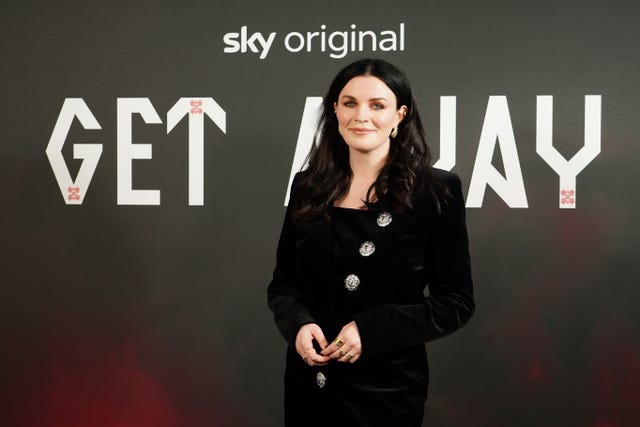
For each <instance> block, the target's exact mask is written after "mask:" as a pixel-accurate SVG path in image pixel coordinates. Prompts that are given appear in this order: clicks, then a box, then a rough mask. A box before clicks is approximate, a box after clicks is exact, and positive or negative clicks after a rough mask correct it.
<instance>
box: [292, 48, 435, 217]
mask: <svg viewBox="0 0 640 427" xmlns="http://www.w3.org/2000/svg"><path fill="white" fill-rule="evenodd" d="M358 76H373V77H377V78H378V79H380V80H381V81H382V82H384V83H385V84H386V85H387V86H388V87H389V89H391V91H392V92H393V93H394V94H395V96H396V100H397V105H396V106H395V108H396V110H397V109H399V108H400V107H401V106H402V105H404V106H406V107H407V112H406V115H405V117H404V119H403V120H402V121H401V122H400V124H399V125H398V134H397V136H396V137H395V138H392V140H391V144H390V148H389V156H388V158H387V161H386V163H385V165H384V166H383V168H382V170H381V171H380V174H379V175H378V177H377V179H376V180H375V182H374V183H373V184H372V185H371V187H369V190H368V191H367V195H366V200H364V203H365V205H366V206H367V207H368V208H371V207H373V205H374V203H375V202H378V203H380V204H381V205H382V207H384V208H387V209H393V210H396V211H400V212H402V211H405V210H407V209H411V208H412V207H413V204H412V193H413V189H414V186H415V185H416V183H417V182H418V180H425V181H426V182H427V185H430V181H431V180H429V169H428V165H429V163H430V161H431V150H430V149H429V146H428V145H427V141H426V138H425V132H424V127H423V125H422V121H421V119H420V114H419V113H418V109H417V108H416V103H415V100H414V98H413V95H412V93H411V86H410V85H409V81H408V80H407V78H406V77H405V75H404V74H403V73H402V72H401V71H400V70H399V69H398V68H396V67H395V66H393V65H392V64H390V63H388V62H386V61H383V60H381V59H363V60H360V61H357V62H354V63H352V64H350V65H347V66H346V67H345V68H343V69H342V70H341V71H340V72H339V73H338V75H337V76H336V77H335V78H334V79H333V82H332V83H331V86H330V87H329V91H328V92H327V94H326V95H325V97H324V99H323V103H322V111H321V115H320V121H319V124H318V129H317V131H316V135H315V138H314V144H313V146H312V148H311V151H310V152H309V155H308V156H307V162H308V165H309V166H308V168H307V169H306V170H305V171H304V172H302V173H301V174H300V177H299V178H298V179H297V180H296V185H295V188H293V194H294V195H295V197H293V198H292V204H293V206H292V208H293V216H294V218H296V219H300V218H307V217H313V216H317V215H319V214H323V213H325V214H326V213H327V211H328V208H329V207H330V206H332V205H333V202H334V201H335V200H336V199H338V198H340V197H341V196H342V195H344V194H345V192H346V191H347V190H348V189H349V185H350V183H351V177H352V172H351V167H350V166H349V147H348V146H347V144H346V142H345V141H344V139H343V138H342V136H341V135H340V133H339V132H338V119H337V117H336V115H335V114H334V103H336V102H338V96H339V95H340V92H341V91H342V89H343V88H344V87H345V85H346V84H347V83H348V82H349V81H350V80H351V79H353V78H354V77H358ZM372 198H375V199H377V200H372Z"/></svg>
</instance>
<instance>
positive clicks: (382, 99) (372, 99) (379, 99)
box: [342, 95, 387, 101]
mask: <svg viewBox="0 0 640 427" xmlns="http://www.w3.org/2000/svg"><path fill="white" fill-rule="evenodd" d="M342 98H347V99H356V98H355V97H354V96H351V95H342ZM369 101H387V98H385V97H383V96H380V97H377V98H369Z"/></svg>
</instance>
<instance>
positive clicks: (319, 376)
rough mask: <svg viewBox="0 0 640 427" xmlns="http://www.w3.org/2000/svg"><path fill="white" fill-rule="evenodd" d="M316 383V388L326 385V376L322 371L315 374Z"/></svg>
mask: <svg viewBox="0 0 640 427" xmlns="http://www.w3.org/2000/svg"><path fill="white" fill-rule="evenodd" d="M316 384H317V385H318V388H324V386H326V385H327V377H325V376H324V374H323V373H322V372H318V373H317V374H316Z"/></svg>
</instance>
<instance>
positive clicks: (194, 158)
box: [167, 98, 227, 206]
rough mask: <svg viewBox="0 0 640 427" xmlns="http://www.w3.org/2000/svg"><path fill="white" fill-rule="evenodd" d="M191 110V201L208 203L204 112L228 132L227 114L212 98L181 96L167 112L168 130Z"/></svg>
mask: <svg viewBox="0 0 640 427" xmlns="http://www.w3.org/2000/svg"><path fill="white" fill-rule="evenodd" d="M187 114H189V205H190V206H203V205H204V114H206V115H207V116H209V118H210V119H211V120H213V122H214V123H215V124H216V125H217V126H218V127H219V128H220V130H221V131H222V132H223V133H227V114H226V113H225V111H224V110H223V109H222V107H220V105H218V103H217V102H216V101H214V100H213V99H212V98H180V99H179V100H178V102H176V103H175V104H174V106H173V107H171V109H170V110H169V111H168V112H167V133H169V132H171V130H172V129H173V128H174V127H175V126H176V125H177V124H178V122H179V121H180V120H182V118H183V117H184V116H185V115H187Z"/></svg>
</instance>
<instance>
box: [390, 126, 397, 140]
mask: <svg viewBox="0 0 640 427" xmlns="http://www.w3.org/2000/svg"><path fill="white" fill-rule="evenodd" d="M389 136H390V137H391V138H395V137H396V136H398V126H396V127H394V128H393V130H392V131H391V135H389Z"/></svg>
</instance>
